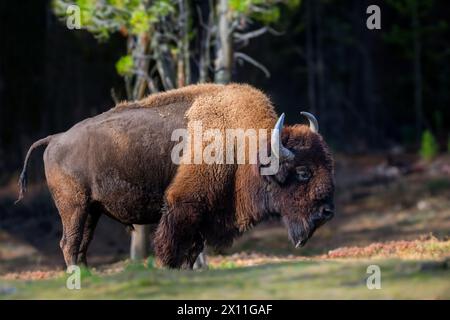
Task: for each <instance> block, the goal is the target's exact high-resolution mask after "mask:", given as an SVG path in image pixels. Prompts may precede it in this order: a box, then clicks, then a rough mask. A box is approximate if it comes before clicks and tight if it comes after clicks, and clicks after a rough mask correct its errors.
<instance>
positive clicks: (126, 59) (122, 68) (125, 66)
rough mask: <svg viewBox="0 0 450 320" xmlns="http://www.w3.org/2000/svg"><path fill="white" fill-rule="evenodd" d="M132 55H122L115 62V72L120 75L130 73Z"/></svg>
mask: <svg viewBox="0 0 450 320" xmlns="http://www.w3.org/2000/svg"><path fill="white" fill-rule="evenodd" d="M133 66H134V62H133V57H132V56H130V55H126V56H123V57H121V58H120V59H119V61H117V63H116V70H117V73H118V74H120V75H121V76H127V75H130V74H131V72H132V70H133Z"/></svg>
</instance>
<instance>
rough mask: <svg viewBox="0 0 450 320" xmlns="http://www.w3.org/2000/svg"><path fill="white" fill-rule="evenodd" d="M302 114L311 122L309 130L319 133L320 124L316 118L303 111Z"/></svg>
mask: <svg viewBox="0 0 450 320" xmlns="http://www.w3.org/2000/svg"><path fill="white" fill-rule="evenodd" d="M300 114H302V115H304V116H305V117H306V118H307V119H308V120H309V128H310V129H311V131H312V132H314V133H319V122H318V121H317V119H316V117H314V115H312V114H311V113H309V112H306V111H302V112H300Z"/></svg>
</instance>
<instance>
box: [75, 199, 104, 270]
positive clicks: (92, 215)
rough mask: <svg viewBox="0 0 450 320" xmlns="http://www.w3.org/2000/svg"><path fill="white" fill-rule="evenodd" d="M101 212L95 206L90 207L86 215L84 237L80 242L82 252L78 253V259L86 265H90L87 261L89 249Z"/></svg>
mask: <svg viewBox="0 0 450 320" xmlns="http://www.w3.org/2000/svg"><path fill="white" fill-rule="evenodd" d="M100 215H101V213H100V212H98V211H96V210H95V209H94V208H91V209H89V213H88V215H87V217H86V222H85V224H84V230H83V238H82V240H81V244H80V252H79V255H78V261H79V262H80V263H81V264H82V265H84V266H85V267H87V266H88V263H87V251H88V248H89V244H90V243H91V241H92V238H93V236H94V231H95V227H96V226H97V222H98V220H99V219H100Z"/></svg>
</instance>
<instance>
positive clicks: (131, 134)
mask: <svg viewBox="0 0 450 320" xmlns="http://www.w3.org/2000/svg"><path fill="white" fill-rule="evenodd" d="M276 118H277V116H276V113H275V112H274V109H273V106H272V104H271V103H270V101H269V99H268V98H267V97H266V96H265V95H264V94H263V93H262V92H260V91H259V90H257V89H255V88H253V87H250V86H248V85H238V84H230V85H214V84H204V85H194V86H188V87H185V88H182V89H177V90H172V91H168V92H166V93H161V94H156V95H151V96H149V97H147V98H145V99H143V100H140V101H135V102H130V103H120V104H118V105H117V106H116V107H115V108H113V109H111V110H110V111H108V112H105V113H103V114H100V115H98V116H96V117H93V118H89V119H86V120H84V121H82V122H80V123H78V124H76V125H75V126H74V127H72V128H71V129H69V130H68V131H66V132H64V133H61V134H58V135H54V136H50V137H48V138H46V139H44V140H41V141H38V142H37V143H36V144H35V145H33V146H32V147H31V148H30V150H29V152H28V155H27V157H26V160H25V165H24V169H23V172H22V175H21V179H20V184H21V194H23V192H24V190H25V189H24V188H25V185H26V167H27V162H28V158H29V155H30V154H31V152H32V150H33V149H34V148H35V147H37V146H39V145H45V144H48V146H47V148H46V151H45V153H44V163H45V174H46V178H47V182H48V185H49V189H50V191H51V194H52V196H53V198H54V201H55V203H56V206H57V208H58V211H59V213H60V215H61V219H62V223H63V237H62V239H61V243H60V244H61V248H62V251H63V253H64V258H65V261H66V264H67V265H71V264H76V263H78V262H83V263H86V252H87V249H88V246H89V242H90V241H91V239H92V235H93V232H94V230H95V226H96V224H97V221H98V219H99V217H100V216H101V215H102V214H106V215H108V216H110V217H112V218H114V219H116V220H117V221H120V222H121V223H123V224H126V225H130V224H147V223H158V222H159V225H158V228H157V232H156V237H155V250H156V256H157V258H158V261H159V262H160V263H161V264H162V265H164V266H169V267H172V268H180V267H183V268H190V267H192V265H193V263H194V261H195V259H196V257H197V256H198V254H199V253H200V252H201V250H202V249H203V245H204V243H205V242H206V243H207V244H208V245H211V246H214V247H223V246H227V245H230V244H231V243H232V241H233V239H234V238H235V237H236V236H238V235H239V234H240V233H242V232H243V231H245V230H247V229H248V228H250V227H251V226H252V225H254V224H256V223H258V222H260V221H262V220H264V219H265V218H267V217H270V216H273V215H276V216H280V215H281V216H282V217H283V219H284V220H285V222H286V224H287V226H288V230H289V236H290V238H291V240H292V241H293V242H294V243H295V244H297V243H298V242H299V241H300V242H302V244H304V242H306V240H307V239H308V238H309V237H310V236H311V235H312V233H313V232H314V230H315V229H316V228H317V227H318V226H319V225H320V224H322V223H323V222H324V221H326V220H327V219H329V217H328V216H329V215H327V217H324V213H325V211H327V212H329V211H330V208H332V198H333V191H334V190H333V178H332V175H333V164H332V160H331V156H330V154H329V152H328V149H327V147H326V145H325V143H324V142H323V140H322V138H321V137H320V135H318V134H315V133H312V132H311V131H310V130H309V128H308V127H307V126H300V125H296V126H292V127H285V129H284V130H283V133H282V139H283V143H284V145H285V146H286V147H288V148H289V149H290V150H291V151H292V152H294V154H295V159H293V160H290V161H289V162H285V163H282V165H281V168H280V170H279V172H278V173H277V174H276V175H275V176H270V177H266V176H261V175H260V174H259V166H258V165H250V164H244V165H218V164H216V165H206V164H201V165H186V164H182V165H180V166H176V165H175V164H173V163H172V161H171V159H170V154H171V150H172V148H173V146H174V143H175V142H172V141H171V133H172V131H173V130H174V129H178V128H188V129H189V130H192V124H193V123H194V122H195V121H202V123H203V129H204V130H206V129H208V128H214V129H219V130H221V131H222V132H223V131H224V130H225V129H227V128H242V129H247V128H253V129H260V128H262V129H271V128H273V126H274V124H275V122H276ZM304 166H307V167H308V170H310V171H311V173H312V175H311V179H310V180H309V181H308V182H305V181H302V182H298V181H297V180H296V174H297V173H296V172H297V171H296V170H298V168H299V167H304ZM324 206H325V207H326V208H328V209H327V210H325V209H324Z"/></svg>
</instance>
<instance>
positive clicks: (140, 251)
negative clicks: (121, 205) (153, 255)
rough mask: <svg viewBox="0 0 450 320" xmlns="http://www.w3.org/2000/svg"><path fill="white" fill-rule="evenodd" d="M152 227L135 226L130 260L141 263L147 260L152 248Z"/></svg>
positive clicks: (132, 234)
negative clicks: (140, 261) (150, 247)
mask: <svg viewBox="0 0 450 320" xmlns="http://www.w3.org/2000/svg"><path fill="white" fill-rule="evenodd" d="M149 242H150V226H149V225H136V224H135V225H134V231H132V233H131V247H130V259H131V260H132V261H139V260H143V259H145V258H147V256H148V252H149V246H150V243H149Z"/></svg>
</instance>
